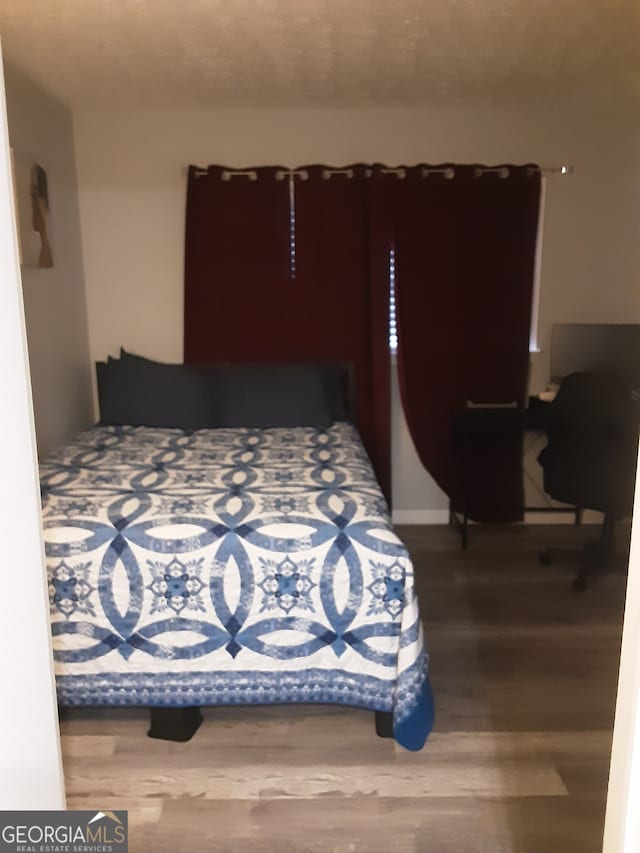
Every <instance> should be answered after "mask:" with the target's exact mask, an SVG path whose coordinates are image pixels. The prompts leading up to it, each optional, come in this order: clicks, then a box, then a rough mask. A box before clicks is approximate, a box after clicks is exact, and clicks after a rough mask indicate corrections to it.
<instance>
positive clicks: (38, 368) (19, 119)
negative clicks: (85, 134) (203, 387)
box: [6, 66, 93, 455]
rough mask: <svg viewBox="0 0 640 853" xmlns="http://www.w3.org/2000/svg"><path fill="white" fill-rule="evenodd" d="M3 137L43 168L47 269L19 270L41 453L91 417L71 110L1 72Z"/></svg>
mask: <svg viewBox="0 0 640 853" xmlns="http://www.w3.org/2000/svg"><path fill="white" fill-rule="evenodd" d="M6 93H7V111H8V117H9V139H10V142H11V146H12V148H13V149H14V152H15V154H16V155H22V156H27V157H32V158H34V159H36V160H37V161H38V162H39V163H40V164H41V165H42V166H43V167H44V168H45V170H46V172H47V178H48V184H49V199H50V207H51V217H50V230H51V236H52V244H53V255H54V267H53V268H52V269H34V268H26V267H23V268H22V282H23V297H24V305H25V315H26V322H27V341H28V346H29V358H30V362H31V382H32V387H33V404H34V412H35V422H36V434H37V439H38V450H39V452H40V455H44V454H46V453H47V452H48V451H49V450H51V449H52V448H54V447H56V446H58V445H60V444H63V443H64V442H65V441H67V440H68V439H70V438H71V437H72V436H73V435H74V434H75V433H76V432H77V431H78V430H79V429H81V428H82V427H84V426H87V425H88V424H89V423H90V422H91V420H92V418H93V404H92V397H91V369H90V360H89V338H88V328H87V313H86V298H85V290H84V272H83V266H82V249H81V245H80V220H79V213H78V188H77V179H76V166H75V153H74V144H73V124H72V119H71V113H70V111H69V110H68V109H67V108H66V107H64V106H63V105H62V104H60V103H59V102H58V101H56V100H54V99H53V98H51V97H50V96H49V95H47V94H45V93H44V92H43V91H42V89H40V88H39V87H37V86H35V85H34V84H33V83H32V82H31V81H30V80H28V79H27V78H26V77H25V76H24V75H23V74H22V73H20V72H19V71H18V70H17V69H15V68H13V67H11V66H7V69H6Z"/></svg>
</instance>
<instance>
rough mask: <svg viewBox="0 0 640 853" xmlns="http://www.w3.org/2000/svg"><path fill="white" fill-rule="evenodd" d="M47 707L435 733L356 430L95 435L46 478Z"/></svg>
mask: <svg viewBox="0 0 640 853" xmlns="http://www.w3.org/2000/svg"><path fill="white" fill-rule="evenodd" d="M41 484H42V500H43V516H44V528H45V544H46V554H47V566H48V573H49V594H50V603H51V619H52V632H53V643H54V656H55V662H56V679H57V687H58V694H59V700H60V702H61V703H62V704H63V705H149V706H189V705H215V704H249V703H260V704H263V703H285V702H327V703H341V704H347V705H356V706H360V707H363V708H369V709H372V710H378V711H392V712H393V715H394V733H395V737H396V740H397V741H398V742H399V743H401V744H402V745H403V746H405V747H407V748H409V749H419V748H420V747H421V746H422V745H423V743H424V740H425V738H426V736H427V734H428V731H429V729H430V727H431V724H432V719H433V710H432V703H431V693H430V689H429V681H428V677H427V667H426V664H427V658H426V653H425V648H424V640H423V633H422V627H421V624H420V620H419V613H418V603H417V600H416V597H415V594H414V585H413V569H412V565H411V562H410V559H409V556H408V554H407V551H406V550H405V548H404V546H403V545H402V543H401V542H400V541H399V540H398V538H397V537H396V535H395V534H394V532H393V529H392V527H391V524H390V521H389V517H388V512H387V508H386V504H385V502H384V500H383V498H382V495H381V493H380V490H379V487H378V485H377V483H376V481H375V478H374V476H373V473H372V470H371V467H370V464H369V460H368V458H367V456H366V453H365V451H364V449H363V447H362V445H361V443H360V440H359V437H358V435H357V432H356V431H355V429H354V428H353V427H351V426H350V425H348V424H344V423H339V424H335V425H334V426H332V427H331V428H330V429H328V430H318V429H313V428H299V429H265V430H258V429H216V430H199V431H197V432H192V433H186V432H184V431H182V430H175V429H148V428H144V427H102V428H94V429H90V430H87V431H85V432H83V433H82V434H81V435H80V437H79V438H78V439H77V441H75V442H74V443H73V444H70V445H67V446H66V447H65V448H63V449H62V450H60V451H59V452H58V453H56V454H54V455H52V456H51V457H50V458H49V459H48V460H47V462H46V463H45V464H44V465H42V467H41Z"/></svg>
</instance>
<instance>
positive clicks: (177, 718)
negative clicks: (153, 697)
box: [147, 707, 202, 742]
mask: <svg viewBox="0 0 640 853" xmlns="http://www.w3.org/2000/svg"><path fill="white" fill-rule="evenodd" d="M149 711H150V713H151V728H150V729H149V731H148V732H147V734H148V735H149V737H155V738H159V739H160V740H175V741H180V742H184V741H187V740H191V738H192V737H193V736H194V734H195V733H196V732H197V731H198V729H199V728H200V723H201V722H202V714H201V713H200V708H197V707H193V708H150V709H149Z"/></svg>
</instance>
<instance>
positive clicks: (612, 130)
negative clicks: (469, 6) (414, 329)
mask: <svg viewBox="0 0 640 853" xmlns="http://www.w3.org/2000/svg"><path fill="white" fill-rule="evenodd" d="M74 124H75V139H76V149H77V158H78V175H79V187H80V210H81V222H82V239H83V251H84V263H85V272H86V280H87V299H88V309H89V333H90V345H91V357H92V359H98V358H104V357H105V356H106V355H107V353H110V352H111V353H113V354H116V353H117V351H118V347H119V346H120V345H121V344H122V345H124V346H125V347H127V348H129V349H132V350H135V351H139V352H142V353H144V354H146V355H149V356H151V357H155V358H159V359H167V360H180V359H181V356H182V338H183V326H182V283H183V233H184V204H185V172H184V169H185V166H186V165H187V164H189V163H198V164H207V163H225V164H228V165H231V166H247V165H260V164H270V163H281V164H283V165H287V166H294V165H299V164H302V163H311V162H318V161H323V162H328V163H332V164H341V163H349V162H353V161H363V160H364V161H373V160H382V161H386V162H388V163H392V164H397V163H402V162H405V163H415V162H419V161H431V162H437V161H442V160H454V161H459V162H474V161H480V162H486V163H494V162H501V161H512V162H527V161H536V162H539V163H541V164H542V165H543V166H544V165H557V164H560V163H570V164H572V165H574V166H575V174H574V175H572V176H571V177H566V178H560V177H557V178H556V177H554V178H551V179H550V180H549V182H548V188H547V212H546V233H545V244H544V249H545V251H544V260H543V269H542V275H543V284H542V301H541V307H540V328H541V334H540V343H541V346H542V348H543V350H546V348H547V347H548V344H549V341H550V331H551V323H552V322H570V321H574V322H581V321H582V322H585V321H608V322H623V321H624V322H640V288H638V287H637V285H636V273H637V269H638V266H639V264H640V240H639V239H638V238H639V237H640V235H639V234H638V222H639V221H640V217H639V215H638V214H639V213H640V191H638V189H637V186H636V184H635V183H634V180H633V179H634V178H635V177H636V176H637V175H638V174H640V146H638V144H637V143H638V140H639V138H640V132H639V129H640V121H639V120H638V119H632V118H627V117H625V114H624V113H623V112H620V113H619V114H618V113H616V112H615V111H613V109H612V110H611V111H610V112H605V111H601V112H600V113H599V114H595V113H589V112H588V111H586V110H581V111H573V110H572V106H571V105H570V104H566V105H562V106H561V107H560V108H549V109H543V108H541V107H536V108H529V109H524V108H520V109H518V108H515V109H514V108H512V107H510V108H503V109H499V108H497V107H477V108H474V107H451V108H438V109H426V108H425V109H397V110H389V109H386V110H379V109H361V110H262V111H261V110H253V111H251V110H238V111H208V112H202V111H182V112H163V111H142V112H135V113H133V112H114V113H109V112H96V113H91V112H87V113H77V114H76V115H75V116H74ZM212 332H213V333H214V334H215V325H214V326H213V329H212ZM547 376H548V353H547V352H546V351H543V352H542V353H541V354H540V355H538V356H536V357H535V360H534V362H533V366H532V388H533V389H534V390H540V389H541V388H542V387H544V385H545V383H546V380H547ZM395 393H396V392H395V391H394V394H395ZM396 397H397V394H396ZM393 452H394V458H393V473H394V481H393V486H394V507H395V509H396V511H397V513H399V517H404V518H405V519H408V518H410V517H415V518H416V519H418V518H419V517H425V516H424V514H425V513H430V512H432V511H433V510H438V509H443V508H444V507H445V506H446V502H445V500H444V496H443V495H442V493H441V492H440V491H439V490H438V489H437V488H436V487H435V485H434V484H433V482H432V481H431V478H430V477H428V476H427V475H426V474H424V472H422V470H421V468H420V463H419V462H418V460H417V458H416V456H415V453H414V451H413V448H412V446H411V441H410V439H409V437H408V435H407V434H406V429H405V427H404V424H403V420H402V417H401V415H400V413H399V412H398V410H397V407H396V411H395V412H394V445H393Z"/></svg>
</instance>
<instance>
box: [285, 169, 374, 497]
mask: <svg viewBox="0 0 640 853" xmlns="http://www.w3.org/2000/svg"><path fill="white" fill-rule="evenodd" d="M303 169H304V172H305V173H306V175H307V179H306V180H300V181H299V182H297V183H296V194H295V225H296V227H295V233H296V292H297V295H298V302H297V316H298V318H299V321H300V325H301V326H302V327H303V330H304V336H305V341H306V343H305V345H304V346H302V344H300V349H301V351H304V352H305V353H306V355H307V357H316V358H327V359H345V360H348V361H352V362H354V363H355V366H356V406H357V411H356V422H357V424H358V429H359V431H360V435H361V436H362V440H363V443H364V446H365V448H366V450H367V452H368V454H369V456H370V458H371V461H372V464H373V467H374V470H375V472H376V475H377V477H378V481H379V483H380V486H381V488H382V491H383V493H384V495H385V497H386V498H387V500H388V501H390V497H391V426H390V420H391V419H390V388H389V383H390V374H389V370H390V367H389V346H388V335H389V248H388V243H385V242H384V239H383V238H384V234H383V232H382V231H381V228H380V217H379V216H377V215H376V214H375V212H373V211H372V210H371V208H370V203H369V200H370V186H369V184H370V182H369V179H368V170H367V168H366V167H365V166H363V165H352V166H348V167H345V168H341V169H335V168H329V167H325V166H305V167H303ZM381 238H382V239H381Z"/></svg>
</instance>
